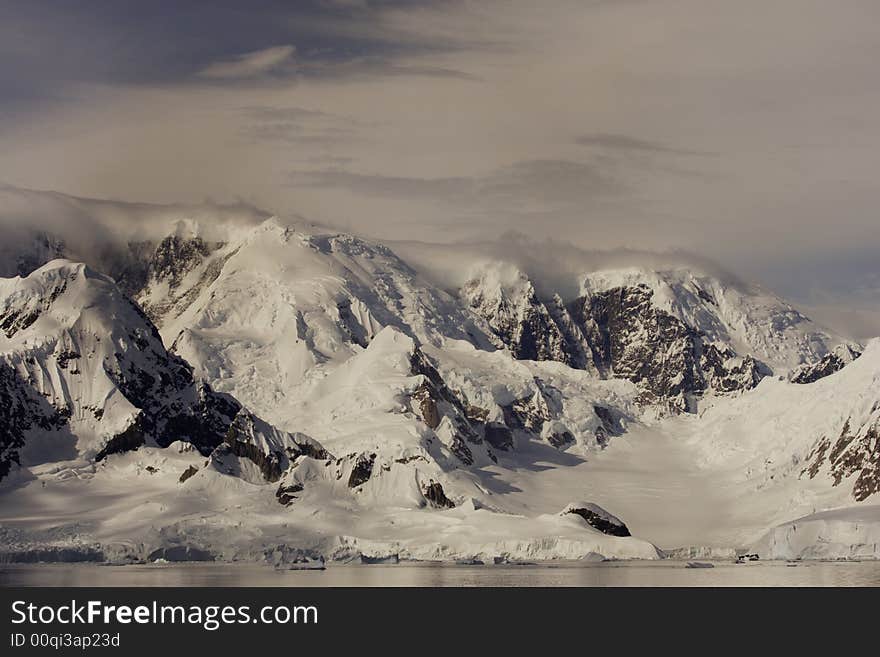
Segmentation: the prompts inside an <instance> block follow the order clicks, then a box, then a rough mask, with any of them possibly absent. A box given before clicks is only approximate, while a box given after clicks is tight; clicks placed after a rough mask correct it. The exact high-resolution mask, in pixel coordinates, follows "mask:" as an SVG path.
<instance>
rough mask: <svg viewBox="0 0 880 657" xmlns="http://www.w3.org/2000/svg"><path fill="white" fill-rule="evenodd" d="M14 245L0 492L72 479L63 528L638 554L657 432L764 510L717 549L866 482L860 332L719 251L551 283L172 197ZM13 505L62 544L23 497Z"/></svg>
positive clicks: (418, 553) (228, 539) (871, 469)
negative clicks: (436, 275) (83, 231)
mask: <svg viewBox="0 0 880 657" xmlns="http://www.w3.org/2000/svg"><path fill="white" fill-rule="evenodd" d="M26 243H27V244H29V245H30V246H28V247H27V248H23V247H22V248H20V249H19V250H18V252H16V253H14V254H8V257H7V260H6V261H5V262H4V266H5V267H6V268H5V269H4V270H3V271H4V273H6V274H8V276H7V277H6V278H3V279H0V405H2V407H0V433H2V441H0V480H2V481H0V486H2V487H3V489H4V490H3V492H0V495H4V496H7V499H8V500H9V501H10V502H13V501H14V503H15V504H16V505H18V508H20V509H22V510H26V511H27V517H29V518H35V517H41V514H43V513H49V509H51V508H55V506H56V505H57V504H58V500H59V499H60V498H61V497H63V498H65V499H69V500H74V502H72V503H71V507H70V511H69V514H70V515H68V516H66V519H62V520H61V521H60V522H61V525H60V526H62V527H68V526H70V527H72V526H73V525H74V524H76V525H77V527H80V528H79V529H77V530H76V531H72V530H71V531H70V532H67V531H66V530H65V531H62V532H60V535H61V536H63V540H61V539H59V540H60V541H61V542H60V543H58V544H57V545H55V547H58V548H59V549H61V546H62V545H63V547H64V549H68V548H70V546H71V545H74V546H80V547H82V546H83V545H84V544H85V543H83V541H86V539H88V540H87V541H86V542H88V541H91V542H92V543H90V545H92V544H99V545H100V546H101V547H100V550H103V552H104V554H105V555H110V556H108V558H112V559H143V558H146V557H147V556H149V554H151V553H153V552H154V551H155V550H156V549H165V548H168V547H170V546H173V545H186V546H188V547H192V548H194V549H196V551H195V552H191V553H192V554H195V553H199V554H202V553H210V554H212V555H214V556H215V557H216V558H246V559H262V558H264V557H265V555H266V554H268V553H269V552H271V553H272V554H273V555H275V557H273V559H275V558H276V557H277V555H278V554H279V550H280V552H281V553H283V554H288V556H290V557H291V558H294V557H295V556H296V555H297V554H300V552H301V551H303V550H304V551H306V552H308V553H310V554H317V553H320V554H323V555H326V556H333V557H334V558H342V559H347V558H352V557H356V556H357V555H363V556H364V557H368V558H371V559H372V558H385V557H387V558H390V557H391V556H394V555H406V556H409V557H411V558H442V559H460V558H468V559H469V558H479V559H480V560H485V559H493V558H498V559H514V560H515V559H532V558H573V557H575V558H582V557H585V556H589V555H593V556H595V555H596V554H600V555H604V556H606V557H610V556H615V557H640V558H654V557H656V556H658V554H659V553H658V551H657V549H656V548H654V546H653V545H652V544H651V543H649V542H647V541H646V540H644V538H647V539H651V538H652V536H650V535H643V534H642V531H641V530H642V528H646V529H647V530H648V531H653V530H652V525H651V522H650V521H649V520H646V517H647V516H645V515H643V513H647V511H644V512H643V509H644V510H647V509H652V511H651V512H652V513H654V515H656V511H655V510H653V507H651V504H653V502H651V501H650V500H645V499H641V498H638V499H640V501H639V503H638V504H634V503H633V502H632V501H633V500H634V499H636V498H634V497H633V490H631V489H627V488H626V487H625V485H626V482H627V481H628V480H631V481H632V482H640V483H638V484H636V483H632V486H635V487H636V488H639V487H644V489H645V490H656V491H668V493H666V494H668V495H672V496H674V495H676V494H677V493H676V491H678V490H680V489H681V486H682V484H681V482H680V481H671V480H670V479H668V478H664V477H670V476H672V475H669V474H667V473H668V472H672V473H674V472H677V471H678V470H676V468H679V469H680V468H684V467H685V466H684V465H683V464H682V463H681V462H676V463H673V464H672V465H673V466H675V467H668V468H667V472H664V471H663V466H662V465H661V464H660V463H657V464H654V460H655V459H654V457H649V456H647V454H649V453H651V452H650V450H654V449H658V447H657V445H667V446H668V451H669V452H670V453H669V455H668V458H670V459H671V458H673V457H674V458H675V459H686V460H687V464H688V465H687V470H686V472H687V477H688V480H689V481H690V480H691V479H693V478H694V477H697V478H699V479H700V481H703V480H706V481H710V480H717V481H719V482H721V481H723V482H727V483H725V484H724V486H723V487H722V488H723V490H724V491H728V490H729V491H735V492H736V494H737V495H749V496H750V497H749V499H750V500H753V501H754V504H756V505H760V507H758V506H755V507H754V508H752V507H751V506H749V507H748V508H747V509H745V510H743V511H742V513H739V512H735V513H732V514H731V515H729V522H730V523H732V526H733V528H734V529H732V530H731V531H729V532H724V531H721V530H720V529H719V530H718V531H717V532H714V533H713V531H709V530H706V531H705V536H706V538H705V542H703V543H700V544H701V545H708V546H712V547H713V548H718V547H721V546H728V547H730V546H742V545H746V544H749V543H751V542H753V541H756V540H758V538H760V536H762V535H763V534H765V533H766V532H767V531H768V530H769V529H770V528H771V527H774V526H776V525H780V526H781V524H782V523H784V522H785V521H787V520H790V519H791V518H795V517H798V516H799V515H805V514H808V513H811V512H813V511H815V510H816V508H821V509H825V508H835V507H840V506H847V505H851V504H857V503H860V502H863V501H865V500H870V499H871V498H872V496H873V495H874V494H875V493H877V492H878V490H880V483H878V482H880V479H878V472H880V469H878V465H877V459H878V454H880V446H878V445H877V431H878V422H880V420H878V418H877V417H875V416H876V413H877V408H878V407H880V395H878V393H877V386H876V377H877V376H878V372H880V363H878V362H877V359H876V358H875V357H874V356H875V355H876V354H875V352H876V346H875V345H873V344H872V345H870V346H869V347H868V348H867V349H865V350H864V354H862V353H861V352H862V347H861V346H860V345H855V344H847V343H845V341H844V340H843V339H842V338H840V337H838V336H835V335H833V334H832V333H831V332H829V331H826V330H824V329H822V328H820V327H818V326H817V325H816V324H814V323H813V322H812V321H810V320H809V319H808V318H806V317H805V316H804V315H802V314H801V313H799V312H798V311H797V310H795V309H794V308H793V307H791V306H790V305H789V304H787V303H786V302H784V301H783V300H781V299H779V298H777V297H775V296H774V295H772V294H770V293H768V292H765V291H763V290H761V289H760V288H758V287H755V286H751V285H746V284H743V283H740V282H737V281H733V280H725V279H723V278H722V277H719V276H717V275H715V276H713V275H710V274H707V273H705V272H700V271H697V270H695V269H683V268H669V269H661V270H649V269H623V270H602V271H584V272H582V273H580V274H578V275H577V277H576V280H572V281H570V283H571V285H568V286H560V287H554V286H553V285H552V284H550V283H548V281H546V280H541V281H539V280H535V279H533V278H532V277H530V276H529V275H528V274H527V273H526V272H524V271H523V270H522V269H521V268H520V267H518V266H516V265H515V264H514V263H512V262H507V261H504V260H498V259H489V260H487V259H483V260H480V261H478V262H474V263H473V266H472V267H471V268H470V272H471V275H470V276H469V277H468V279H467V281H466V282H465V283H464V284H463V285H462V286H461V287H460V289H457V290H452V291H447V290H444V289H442V288H441V287H440V286H439V285H436V284H434V283H433V282H432V280H431V279H430V278H429V277H428V275H427V274H424V273H422V272H420V271H419V263H418V262H417V261H411V262H409V263H407V262H404V261H403V260H402V259H401V258H399V257H398V256H397V255H396V254H395V253H394V252H392V251H391V250H390V249H388V248H387V247H385V246H383V245H382V244H379V243H376V242H374V241H370V240H366V239H362V238H358V237H355V236H352V235H348V234H345V233H339V232H338V231H334V230H330V229H326V228H322V227H317V226H311V225H308V224H305V223H303V222H294V221H286V220H280V219H277V218H272V219H269V220H266V221H264V222H263V223H261V224H259V225H256V226H253V225H250V224H247V225H241V226H236V225H231V226H225V227H224V229H223V230H211V231H205V230H204V228H203V227H200V224H197V223H195V222H191V221H186V220H183V221H180V220H175V221H173V222H170V223H169V225H168V226H167V230H166V231H165V234H164V236H161V237H158V238H155V239H140V238H139V239H132V240H130V241H129V242H127V243H124V244H117V245H115V246H108V247H106V248H103V249H102V250H101V251H100V252H98V253H96V254H94V255H93V257H91V261H90V263H89V264H81V263H77V262H73V261H69V260H58V259H53V258H56V256H58V255H70V254H68V253H66V247H65V246H64V244H63V242H62V241H61V240H58V239H57V238H55V237H53V236H51V235H46V234H39V235H34V236H32V239H30V241H27V242H26ZM31 247H33V248H31ZM10 258H11V259H10ZM86 259H89V258H88V257H87V258H86ZM44 261H45V264H44ZM32 268H35V269H32ZM99 269H100V270H103V271H104V272H105V273H98V270H99ZM29 270H30V271H29ZM105 274H106V275H105ZM572 289H574V290H577V292H576V293H575V294H572V293H571V290H572ZM807 410H808V411H809V412H806V411H807ZM646 434H652V435H656V436H657V437H658V438H657V439H656V440H655V445H654V446H653V447H652V446H650V445H649V439H648V438H644V439H643V440H640V441H638V442H636V440H635V438H633V436H645V435H646ZM646 441H647V442H646ZM640 450H646V451H645V452H644V453H645V454H646V456H640V454H642V451H640ZM623 454H627V456H626V459H625V462H626V466H625V468H624V470H623V471H619V472H615V474H614V477H613V479H611V480H609V481H610V482H612V483H609V485H608V486H607V487H605V488H601V487H600V488H596V486H597V483H596V482H604V481H605V479H604V478H603V477H604V474H603V470H602V468H603V467H606V465H603V464H608V465H611V464H616V463H618V459H621V458H623V457H622V456H621V455H623ZM658 460H659V461H662V459H658ZM615 467H617V466H615ZM691 468H693V469H691ZM646 477H647V479H645V478H646ZM133 481H136V482H137V485H136V486H134V487H133V484H132V482H133ZM84 482H86V483H84ZM550 482H555V483H550ZM37 483H39V484H40V485H39V486H37V485H36V484H37ZM621 485H623V486H624V488H620V486H621ZM585 491H589V493H590V496H591V497H592V499H586V498H585ZM98 492H99V493H100V498H96V497H95V495H96V494H97V493H98ZM718 494H719V495H720V493H718ZM725 494H726V493H725ZM731 494H733V493H731ZM783 495H784V496H785V498H786V500H787V502H786V504H785V505H780V504H778V497H777V496H783ZM107 496H116V498H118V499H117V501H116V502H115V503H114V507H113V513H114V514H116V515H115V516H113V517H110V516H109V515H108V512H107V510H106V509H105V508H103V507H101V506H100V504H98V502H97V499H106V498H107ZM573 500H585V501H583V502H580V501H578V502H573ZM661 502H662V500H659V501H658V503H661ZM597 503H598V504H602V505H605V506H607V507H609V508H610V509H611V510H614V511H615V513H619V511H617V509H618V508H619V507H620V506H622V507H623V509H624V510H625V513H623V514H622V515H623V516H624V517H625V520H626V524H624V521H622V520H619V519H618V518H617V517H616V516H615V515H614V514H612V513H611V512H609V511H608V510H606V509H604V508H602V507H601V506H599V505H598V504H597ZM720 503H721V502H719V504H720ZM723 503H724V504H728V503H729V502H728V501H727V498H724V502H723ZM706 504H710V501H709V500H707V502H706ZM750 504H751V502H750ZM774 505H775V507H774ZM771 507H774V508H777V511H775V512H770V511H769V509H770V508H771ZM5 508H7V509H12V508H13V506H11V505H6V506H5ZM49 515H52V514H49ZM716 515H717V516H718V517H722V516H723V514H720V513H718V514H716ZM53 517H54V516H53ZM725 517H727V516H725ZM137 518H140V521H137ZM197 518H200V519H201V520H197ZM610 519H613V522H612V520H610ZM0 522H2V523H3V524H4V525H9V526H13V527H20V529H16V532H18V533H14V536H13V535H12V534H9V535H8V536H9V537H10V538H8V541H7V542H14V543H15V544H16V545H27V544H28V542H29V541H30V542H33V543H41V544H44V543H45V542H46V541H47V540H48V539H46V538H45V535H44V534H42V533H41V532H42V531H43V530H45V529H46V528H45V527H44V526H42V525H40V526H39V527H35V526H33V525H31V524H28V521H26V520H25V519H24V515H23V512H22V514H21V515H19V513H18V512H13V511H7V512H5V514H4V515H2V516H0ZM77 523H79V524H77ZM230 524H231V525H233V526H235V527H236V528H238V529H239V531H237V532H229V531H224V530H223V528H224V527H227V528H228V527H229V526H230ZM80 525H81V526H80ZM621 527H623V528H625V529H626V535H624V533H623V530H622V529H620V528H621ZM53 531H54V530H53ZM630 533H632V534H634V535H635V536H630V535H629V534H630ZM52 535H53V536H56V537H57V536H58V535H59V534H58V532H55V533H53V534H52ZM40 537H44V538H40ZM83 537H86V538H83ZM640 537H641V538H640ZM13 538H14V541H13ZM53 540H54V539H53ZM663 540H664V541H666V540H678V539H667V538H666V537H665V536H664V538H663ZM682 540H687V541H689V543H688V544H690V545H697V544H698V541H701V540H703V539H701V538H699V537H698V538H692V537H690V536H688V537H687V538H686V539H682ZM279 546H285V547H284V548H283V549H282V548H281V547H279ZM664 547H679V545H678V544H671V545H670V544H665V545H664ZM294 548H295V549H294ZM77 549H79V548H77ZM90 549H91V548H90ZM95 549H97V548H95ZM291 550H292V551H291ZM297 550H299V551H300V552H297ZM266 558H268V557H266Z"/></svg>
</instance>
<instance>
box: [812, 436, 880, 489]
mask: <svg viewBox="0 0 880 657" xmlns="http://www.w3.org/2000/svg"><path fill="white" fill-rule="evenodd" d="M807 461H808V462H809V463H810V465H809V466H807V467H806V468H804V469H803V470H802V471H801V476H803V475H804V474H808V475H809V477H810V479H813V478H814V477H815V476H816V475H818V474H819V472H820V471H821V469H822V468H823V466H824V465H825V463H826V462H827V464H828V472H829V474H830V475H831V477H832V478H833V479H834V486H838V485H840V484H841V483H842V482H843V481H844V479H848V478H849V477H851V476H852V475H856V478H855V481H854V482H853V491H852V494H853V498H854V499H855V500H856V501H858V502H862V501H864V500H866V499H868V498H869V497H870V496H871V495H873V494H875V493H877V492H880V422H874V423H873V424H870V425H866V426H863V427H862V428H861V429H859V430H853V428H852V427H851V421H850V420H847V421H846V422H845V423H844V425H843V429H841V432H840V437H839V438H838V439H837V440H836V441H835V442H834V444H833V445H832V443H831V441H830V440H829V439H828V438H827V437H825V436H823V437H822V439H821V440H820V441H819V442H818V443H817V444H816V446H815V447H814V448H813V449H812V451H811V452H810V454H809V456H808V457H807Z"/></svg>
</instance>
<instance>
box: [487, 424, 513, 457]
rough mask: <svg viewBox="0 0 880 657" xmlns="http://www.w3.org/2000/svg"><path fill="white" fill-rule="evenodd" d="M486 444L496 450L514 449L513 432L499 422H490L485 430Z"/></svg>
mask: <svg viewBox="0 0 880 657" xmlns="http://www.w3.org/2000/svg"><path fill="white" fill-rule="evenodd" d="M485 431H486V433H485V437H486V442H487V443H489V444H490V445H492V447H494V448H495V449H500V450H503V451H508V450H510V449H511V448H512V447H513V432H511V430H510V429H508V428H507V427H506V426H505V425H503V424H501V423H499V422H488V423H487V424H486V429H485Z"/></svg>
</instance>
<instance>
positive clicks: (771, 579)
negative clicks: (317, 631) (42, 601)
mask: <svg viewBox="0 0 880 657" xmlns="http://www.w3.org/2000/svg"><path fill="white" fill-rule="evenodd" d="M714 566H715V567H714V568H686V567H685V564H684V563H683V562H672V561H660V562H606V563H598V564H550V565H544V564H541V565H501V566H461V565H452V564H398V565H376V566H330V567H328V568H327V570H324V571H279V570H275V569H273V568H271V567H269V566H261V565H252V564H221V563H212V564H195V563H189V564H162V565H159V564H151V565H142V566H101V565H85V564H83V565H80V564H36V565H30V564H29V565H3V566H0V586H4V587H6V586H358V587H366V586H880V562H876V561H875V562H802V563H797V564H786V563H782V562H764V563H760V562H759V563H753V564H742V565H737V564H733V563H730V562H715V563H714Z"/></svg>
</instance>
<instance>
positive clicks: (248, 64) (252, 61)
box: [199, 45, 296, 80]
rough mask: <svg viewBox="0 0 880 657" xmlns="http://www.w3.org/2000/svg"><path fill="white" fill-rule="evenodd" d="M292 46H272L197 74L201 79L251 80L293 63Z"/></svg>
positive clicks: (215, 65)
mask: <svg viewBox="0 0 880 657" xmlns="http://www.w3.org/2000/svg"><path fill="white" fill-rule="evenodd" d="M295 52H296V48H295V47H294V46H289V45H288V46H273V47H271V48H264V49H263V50H255V51H253V52H248V53H244V54H242V55H236V56H235V57H233V58H231V59H224V60H221V61H217V62H213V63H211V64H209V65H208V66H207V67H205V68H204V69H202V70H201V71H200V72H199V75H200V76H201V77H203V78H212V79H220V80H225V79H236V78H253V77H257V76H260V75H265V74H267V73H270V72H272V71H275V70H277V69H279V68H281V67H282V66H285V65H286V66H289V65H290V64H292V63H293V55H294V53H295Z"/></svg>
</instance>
